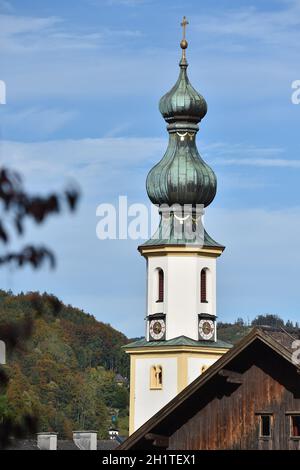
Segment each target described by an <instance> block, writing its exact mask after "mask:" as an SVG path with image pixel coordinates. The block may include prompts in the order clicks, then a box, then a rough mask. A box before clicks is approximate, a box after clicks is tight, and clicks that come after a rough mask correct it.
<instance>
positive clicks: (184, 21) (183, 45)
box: [180, 16, 189, 62]
mask: <svg viewBox="0 0 300 470" xmlns="http://www.w3.org/2000/svg"><path fill="white" fill-rule="evenodd" d="M188 24H189V22H188V20H187V19H186V17H185V16H184V17H183V19H182V22H181V26H182V40H181V42H180V47H181V49H182V60H183V61H184V62H185V61H186V55H185V50H186V49H187V47H188V42H187V40H186V27H187V25H188Z"/></svg>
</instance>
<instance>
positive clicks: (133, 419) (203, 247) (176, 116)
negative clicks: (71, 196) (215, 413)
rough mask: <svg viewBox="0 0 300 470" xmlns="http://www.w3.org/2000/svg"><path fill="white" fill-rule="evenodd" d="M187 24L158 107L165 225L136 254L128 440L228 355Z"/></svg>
mask: <svg viewBox="0 0 300 470" xmlns="http://www.w3.org/2000/svg"><path fill="white" fill-rule="evenodd" d="M186 25H187V21H186V19H185V18H184V20H183V22H182V26H183V32H184V34H183V39H182V41H181V43H180V45H181V49H182V57H181V60H180V63H179V68H180V70H179V77H178V80H177V82H176V84H175V85H174V87H173V88H172V89H171V90H170V91H169V92H168V93H167V94H166V95H164V96H163V97H162V98H161V100H160V104H159V109H160V112H161V114H162V116H163V118H164V119H165V121H166V123H167V131H168V134H169V144H168V147H167V150H166V153H165V155H164V156H163V158H162V159H161V161H160V162H159V163H157V164H156V165H155V166H154V167H153V168H152V170H150V172H149V174H148V177H147V182H146V187H147V193H148V196H149V198H150V200H151V202H152V203H153V204H155V205H157V206H158V209H159V213H160V224H159V227H158V230H157V232H156V233H155V234H154V235H153V236H152V237H151V239H150V240H148V241H147V242H146V243H144V244H143V245H141V246H140V247H139V251H140V253H141V255H142V256H143V257H144V258H145V259H146V263H147V307H146V328H145V330H146V331H145V338H144V339H142V340H140V341H137V342H135V343H132V344H129V345H127V346H126V351H127V352H128V353H129V354H130V357H131V375H130V433H132V432H134V431H135V430H136V429H138V428H139V427H140V426H141V425H142V424H144V423H145V422H146V421H147V420H148V419H149V418H150V417H151V416H153V415H154V414H155V413H156V412H157V411H158V410H159V409H161V408H162V407H163V406H164V405H166V404H167V403H168V402H169V401H170V400H171V399H172V398H174V397H175V396H176V395H177V394H178V393H180V392H181V391H182V390H183V389H184V388H185V387H186V386H187V385H188V384H190V383H191V382H192V381H193V380H195V379H196V378H197V377H198V376H199V375H201V374H202V373H203V372H204V371H205V370H206V369H207V368H208V367H210V366H211V365H212V364H213V363H214V362H215V361H216V360H217V359H219V358H220V357H221V356H222V355H223V354H224V353H225V352H226V351H227V350H228V349H229V348H230V345H229V344H227V343H225V342H222V341H219V340H218V338H217V322H216V318H217V315H216V264H217V258H218V257H219V256H220V255H221V254H222V252H223V250H224V246H222V245H221V244H219V243H217V242H216V241H215V240H213V239H212V238H211V237H210V235H209V234H208V233H207V232H206V230H205V228H204V225H203V215H204V209H205V208H206V207H207V206H209V204H210V203H211V202H212V201H213V199H214V197H215V195H216V187H217V181H216V176H215V174H214V172H213V170H212V169H211V168H210V167H209V166H208V165H207V163H205V162H204V160H203V159H202V158H201V156H200V155H199V152H198V149H197V145H196V135H197V132H198V130H199V123H200V122H201V120H202V119H203V118H204V116H205V115H206V112H207V104H206V101H205V99H204V98H203V97H202V96H201V95H200V94H199V93H198V92H197V91H196V90H195V89H194V88H193V87H192V85H191V84H190V81H189V79H188V76H187V67H188V63H187V59H186V48H187V46H188V44H187V41H186V39H185V27H186Z"/></svg>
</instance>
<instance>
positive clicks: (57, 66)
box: [0, 0, 300, 336]
mask: <svg viewBox="0 0 300 470" xmlns="http://www.w3.org/2000/svg"><path fill="white" fill-rule="evenodd" d="M183 15H186V16H187V17H188V19H189V22H190V25H189V27H188V40H189V49H188V61H189V64H190V67H189V77H190V79H191V82H192V84H193V85H194V87H195V88H196V89H197V90H198V91H200V92H201V93H202V94H203V95H204V97H205V98H206V100H207V102H208V109H209V111H208V114H207V116H206V118H205V119H204V120H203V122H202V123H201V129H200V132H199V134H198V148H199V151H200V153H201V155H202V156H203V157H204V158H205V160H206V161H207V162H208V163H209V164H210V165H211V166H212V167H213V168H214V170H215V172H216V174H217V177H218V194H217V197H216V199H215V201H214V202H213V204H212V205H211V206H210V207H209V208H208V210H207V213H206V225H207V228H208V231H209V232H210V234H211V235H212V236H213V237H214V238H215V239H216V240H218V241H219V242H222V243H224V244H225V245H226V247H227V248H226V251H225V252H224V254H223V256H222V257H221V258H220V259H219V261H218V315H219V319H220V320H223V321H226V320H234V319H235V318H237V317H238V316H243V317H244V318H245V319H247V318H249V319H252V318H253V317H254V316H256V315H257V314H260V313H267V312H268V313H270V312H271V313H277V314H279V315H281V316H283V317H284V318H286V319H287V318H290V319H292V320H299V319H300V315H299V305H300V298H299V297H300V293H299V286H298V280H299V277H300V248H299V247H298V245H299V239H300V192H299V181H300V158H299V148H300V141H299V122H300V105H299V106H296V105H293V104H292V102H291V94H292V89H291V84H292V82H293V81H294V80H297V79H300V70H299V63H300V48H299V44H300V1H299V0H277V1H276V0H270V1H267V0H259V1H258V0H256V1H255V0H253V1H250V0H249V1H246V0H245V1H242V0H239V1H238V0H232V1H222V0H202V1H201V2H199V1H196V0H190V1H188V0H172V1H169V0H166V1H163V2H162V1H159V0H76V1H74V2H70V0H60V1H58V0H51V1H50V0H44V1H43V2H36V1H34V0H8V1H6V0H5V1H4V0H0V48H1V64H0V79H1V80H5V82H6V84H7V104H6V105H5V106H0V129H1V136H2V142H1V146H0V158H1V161H2V163H5V164H9V165H10V166H12V167H14V168H15V169H18V170H19V171H21V172H22V174H23V175H24V179H25V183H26V185H27V186H28V188H30V189H31V191H41V192H45V193H46V192H47V191H50V190H53V189H55V190H59V189H60V188H62V187H64V185H66V184H67V183H68V182H69V181H74V180H75V181H77V182H78V183H79V184H80V186H81V190H82V200H81V205H80V209H79V211H78V212H77V214H76V215H75V216H69V215H67V216H65V217H60V218H57V219H52V220H49V221H48V222H47V224H46V225H44V226H43V227H42V228H39V229H38V230H36V229H35V228H34V227H32V226H29V225H28V230H27V240H30V241H32V240H34V241H36V242H37V243H45V244H48V245H49V246H50V247H52V248H53V249H54V250H55V251H56V254H57V258H58V267H57V269H56V270H55V271H49V270H48V269H47V268H45V269H43V270H41V271H39V272H32V271H31V270H29V269H26V270H25V271H20V272H19V271H15V270H13V269H11V268H10V269H8V268H7V269H4V270H2V272H1V273H0V285H1V286H2V287H3V288H11V289H12V290H13V291H15V292H19V291H21V290H23V291H26V290H41V291H45V290H46V291H50V292H52V293H54V294H56V295H58V296H59V297H61V298H62V299H63V300H64V301H65V302H67V303H71V304H73V305H75V306H78V307H80V308H83V309H84V310H85V311H88V312H90V313H92V314H94V315H95V316H96V317H97V318H99V319H101V320H103V321H105V322H109V323H111V324H112V325H113V326H115V327H116V328H118V329H120V330H122V331H124V332H125V333H127V334H128V335H130V336H134V335H141V334H143V331H144V326H143V318H144V314H145V263H144V260H143V259H142V258H141V257H140V256H139V254H138V252H137V251H136V248H137V245H138V243H139V242H138V241H130V240H128V241H123V240H122V241H100V240H98V239H97V238H96V234H95V230H96V223H97V219H96V216H95V212H96V207H97V205H98V204H100V203H101V202H112V203H114V202H116V201H117V199H118V196H119V195H120V194H121V195H128V197H129V200H130V201H131V202H147V203H148V200H147V196H146V192H145V179H146V175H147V172H148V171H149V169H150V168H151V167H152V166H153V165H154V163H156V162H157V161H158V160H159V159H160V158H161V157H162V155H163V153H164V150H165V148H166V145H167V134H166V130H165V123H164V121H163V119H162V118H161V116H160V114H159V112H158V101H159V98H160V97H161V96H162V95H163V94H164V93H165V92H166V91H168V90H169V89H170V88H171V86H173V84H174V82H175V80H176V78H177V75H178V61H179V57H180V51H179V46H178V45H179V41H180V35H181V31H180V21H181V18H182V16H183ZM25 241H26V240H24V242H25ZM19 243H20V242H19V241H16V244H17V245H18V244H19Z"/></svg>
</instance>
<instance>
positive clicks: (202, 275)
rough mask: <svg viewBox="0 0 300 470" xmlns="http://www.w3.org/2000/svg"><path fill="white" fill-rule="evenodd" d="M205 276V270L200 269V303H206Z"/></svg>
mask: <svg viewBox="0 0 300 470" xmlns="http://www.w3.org/2000/svg"><path fill="white" fill-rule="evenodd" d="M206 278H207V276H206V269H202V271H201V279H200V283H201V286H200V287H201V289H200V292H201V302H204V303H205V302H207V292H206V290H207V289H206V282H207V279H206Z"/></svg>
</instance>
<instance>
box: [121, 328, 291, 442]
mask: <svg viewBox="0 0 300 470" xmlns="http://www.w3.org/2000/svg"><path fill="white" fill-rule="evenodd" d="M299 337H300V336H299V332H298V333H297V332H294V333H293V334H290V333H287V332H286V331H284V330H283V329H280V330H276V329H272V328H257V329H254V330H252V331H251V333H249V334H248V336H246V337H245V338H244V339H243V340H241V341H240V342H239V343H238V344H237V345H236V346H235V347H234V348H232V349H231V350H230V351H228V352H227V353H226V354H225V355H224V356H222V357H221V358H220V359H219V360H218V361H217V362H216V363H215V364H214V365H213V366H212V367H210V368H209V369H208V370H207V371H206V372H205V373H204V374H202V375H201V376H200V377H198V378H197V379H196V380H195V381H194V382H193V383H192V384H190V385H189V386H188V387H186V388H185V389H184V390H183V391H182V392H181V393H180V394H179V395H177V396H176V397H175V398H174V399H173V400H172V401H171V402H169V403H168V404H167V405H166V406H164V408H163V409H161V410H160V411H159V412H158V413H156V414H155V415H154V416H153V417H152V418H151V419H149V420H148V421H147V422H146V423H145V424H144V425H143V426H142V427H141V428H140V429H138V430H137V431H136V432H135V433H134V434H132V435H131V436H130V437H129V438H128V439H127V440H126V441H125V442H124V443H123V444H122V445H121V446H120V450H152V451H155V450H158V449H166V450H172V451H173V450H177V451H185V450H300V362H299ZM295 356H296V358H297V360H295Z"/></svg>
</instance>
